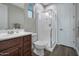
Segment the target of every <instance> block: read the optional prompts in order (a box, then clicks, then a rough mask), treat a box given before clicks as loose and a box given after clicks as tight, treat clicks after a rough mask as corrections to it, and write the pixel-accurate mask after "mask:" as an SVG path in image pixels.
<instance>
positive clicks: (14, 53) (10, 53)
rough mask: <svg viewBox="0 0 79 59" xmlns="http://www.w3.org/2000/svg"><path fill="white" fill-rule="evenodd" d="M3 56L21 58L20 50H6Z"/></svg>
mask: <svg viewBox="0 0 79 59" xmlns="http://www.w3.org/2000/svg"><path fill="white" fill-rule="evenodd" d="M0 55H1V56H19V55H20V53H19V48H9V49H7V50H4V51H2V52H0Z"/></svg>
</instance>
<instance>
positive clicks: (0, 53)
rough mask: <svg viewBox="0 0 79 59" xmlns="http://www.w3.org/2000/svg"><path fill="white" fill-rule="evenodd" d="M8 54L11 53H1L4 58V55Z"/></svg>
mask: <svg viewBox="0 0 79 59" xmlns="http://www.w3.org/2000/svg"><path fill="white" fill-rule="evenodd" d="M7 54H9V53H0V55H2V56H3V55H7Z"/></svg>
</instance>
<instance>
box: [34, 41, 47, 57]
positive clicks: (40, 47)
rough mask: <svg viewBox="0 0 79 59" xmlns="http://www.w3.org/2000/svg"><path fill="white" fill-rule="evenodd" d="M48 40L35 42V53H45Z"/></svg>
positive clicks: (40, 54)
mask: <svg viewBox="0 0 79 59" xmlns="http://www.w3.org/2000/svg"><path fill="white" fill-rule="evenodd" d="M46 45H47V42H46V41H36V42H34V47H35V49H34V53H35V54H36V55H39V56H43V55H44V48H45V47H46Z"/></svg>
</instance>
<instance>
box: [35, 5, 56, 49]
mask: <svg viewBox="0 0 79 59" xmlns="http://www.w3.org/2000/svg"><path fill="white" fill-rule="evenodd" d="M39 5H40V4H39ZM39 8H40V9H39ZM39 8H38V7H37V8H36V9H34V10H35V20H36V30H37V35H38V40H39V41H42V42H41V43H43V42H47V45H46V47H47V48H48V49H51V48H52V47H53V45H54V44H55V43H56V40H57V19H56V17H57V11H56V6H54V5H51V6H47V7H45V8H43V6H39Z"/></svg>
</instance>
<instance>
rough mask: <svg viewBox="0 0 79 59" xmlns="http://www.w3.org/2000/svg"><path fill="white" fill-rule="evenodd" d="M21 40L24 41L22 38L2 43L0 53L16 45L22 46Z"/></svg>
mask: <svg viewBox="0 0 79 59" xmlns="http://www.w3.org/2000/svg"><path fill="white" fill-rule="evenodd" d="M20 39H22V38H21V37H20V38H13V39H8V40H5V41H0V51H2V50H4V49H8V48H10V47H13V46H16V45H19V46H22V44H21V41H22V40H20Z"/></svg>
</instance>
